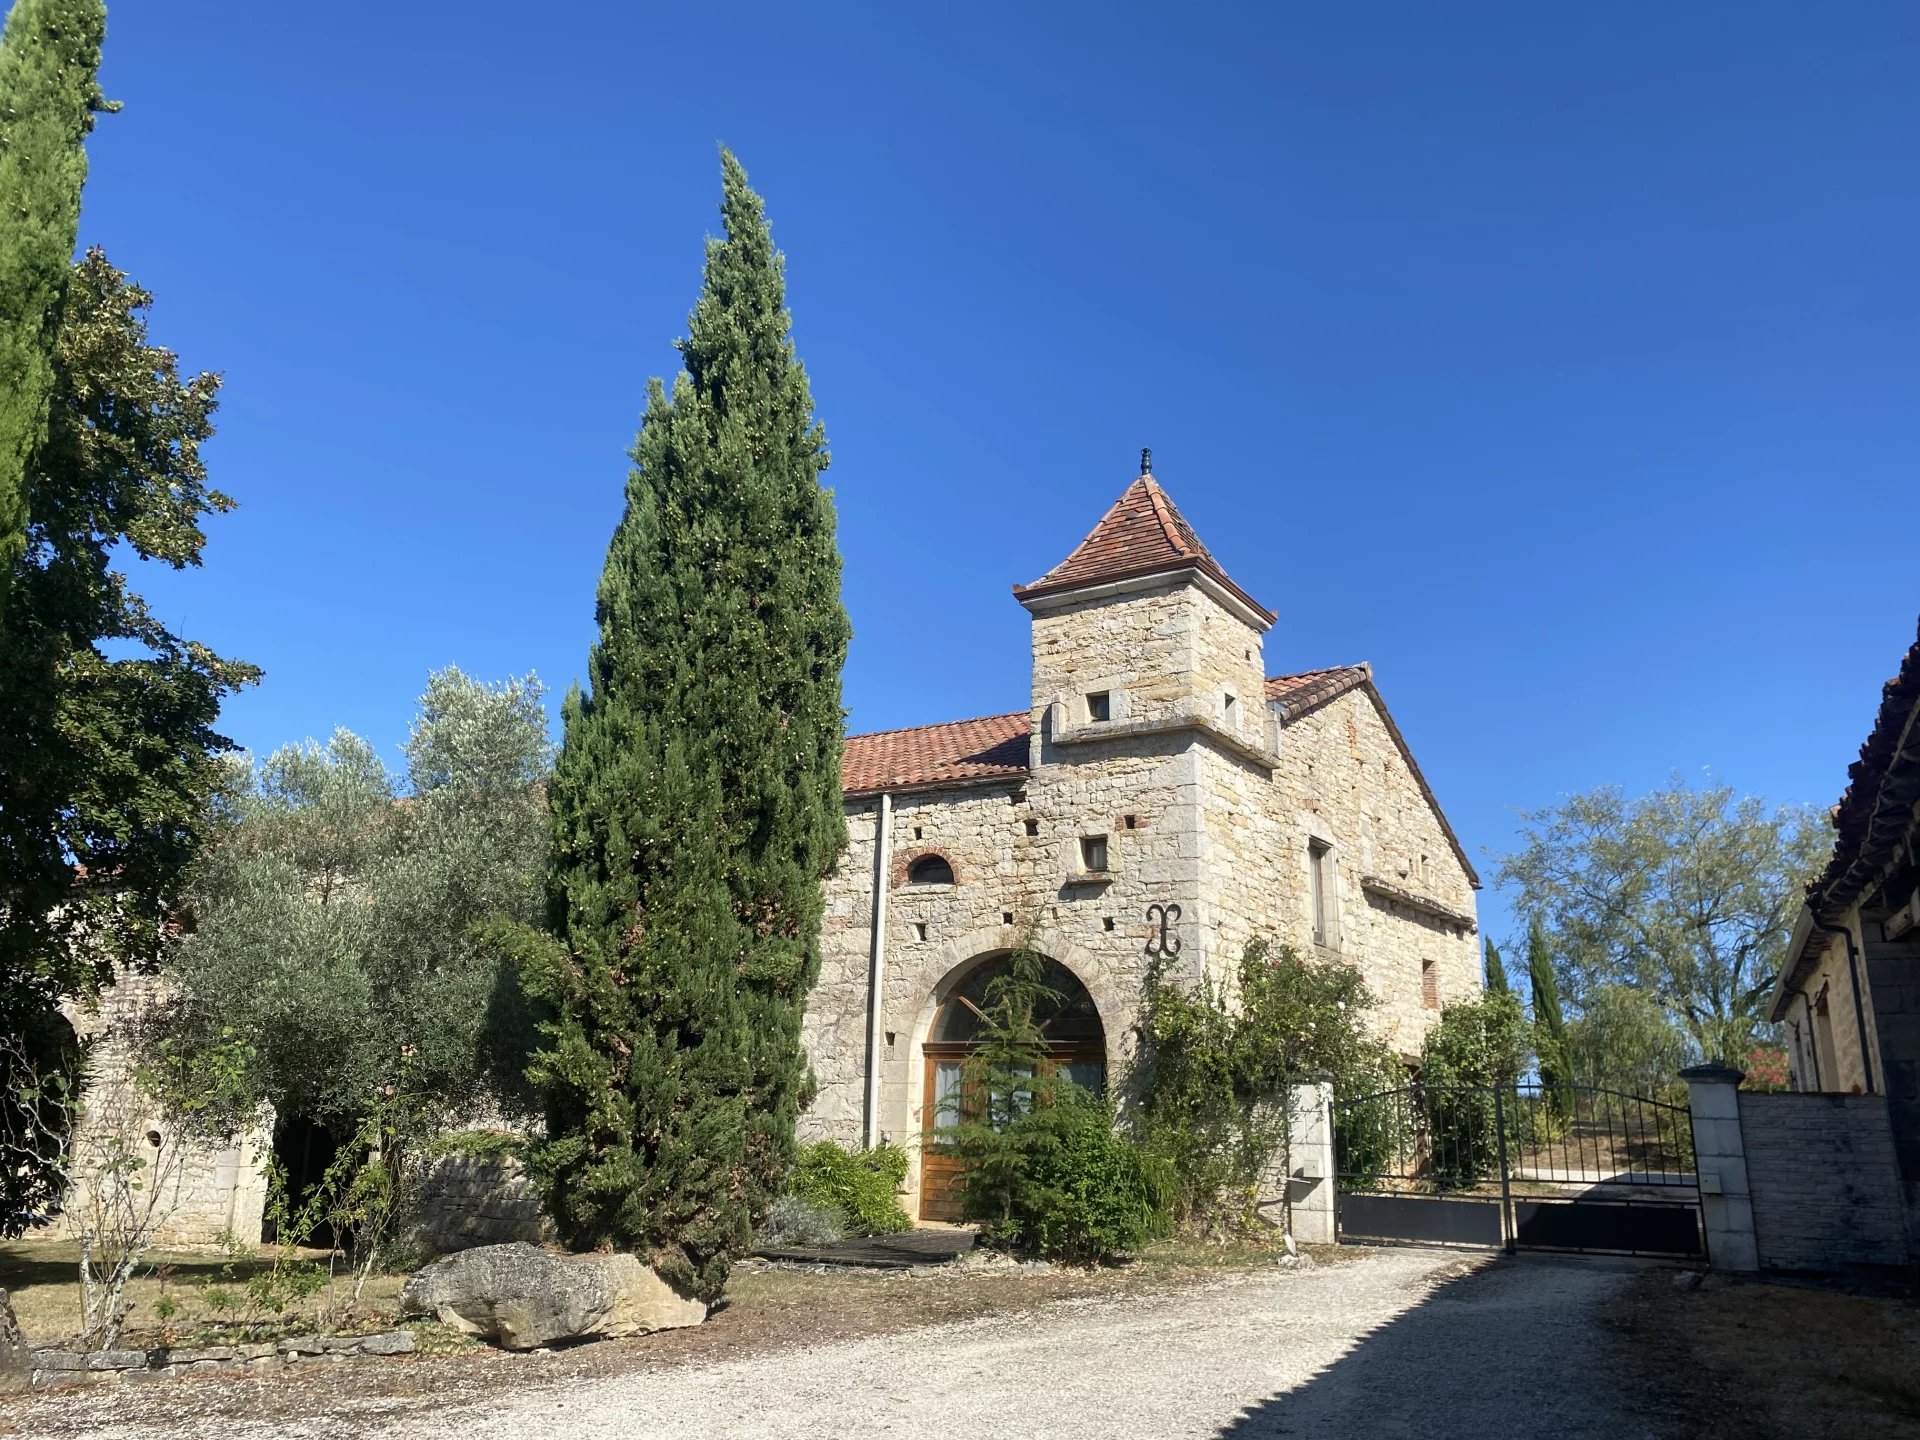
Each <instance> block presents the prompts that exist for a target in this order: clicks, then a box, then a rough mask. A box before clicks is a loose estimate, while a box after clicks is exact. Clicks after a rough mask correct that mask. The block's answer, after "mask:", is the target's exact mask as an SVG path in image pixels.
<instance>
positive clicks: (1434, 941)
mask: <svg viewBox="0 0 1920 1440" xmlns="http://www.w3.org/2000/svg"><path fill="white" fill-rule="evenodd" d="M1272 796H1273V798H1272V799H1271V800H1270V801H1269V807H1270V809H1271V811H1272V813H1273V816H1274V824H1275V831H1274V839H1273V841H1272V842H1271V843H1272V849H1271V850H1270V852H1269V853H1268V855H1267V856H1266V857H1264V858H1262V857H1258V856H1255V857H1248V858H1247V859H1246V861H1245V863H1244V866H1243V868H1244V871H1245V872H1246V873H1247V874H1248V875H1249V876H1250V877H1252V876H1256V875H1257V877H1258V885H1259V888H1260V889H1262V890H1263V891H1264V892H1265V894H1266V895H1267V896H1269V897H1271V898H1268V899H1267V900H1266V901H1265V903H1264V904H1260V903H1258V902H1257V900H1256V898H1255V897H1254V896H1252V895H1247V896H1246V897H1245V898H1244V899H1242V900H1241V901H1240V902H1239V906H1238V911H1239V913H1240V914H1241V915H1244V916H1247V917H1249V918H1250V919H1253V918H1254V917H1258V922H1264V923H1265V924H1268V925H1271V926H1272V928H1271V930H1268V931H1265V932H1264V933H1269V934H1272V935H1274V936H1276V937H1277V938H1279V939H1282V940H1285V941H1287V942H1289V943H1291V944H1293V945H1294V946H1296V947H1297V948H1298V949H1299V950H1300V951H1301V953H1302V954H1311V953H1313V952H1314V950H1315V946H1314V943H1313V914H1312V906H1311V900H1310V893H1311V892H1310V886H1311V880H1310V862H1309V859H1308V847H1309V845H1310V843H1311V842H1312V841H1315V840H1318V841H1320V842H1321V843H1323V844H1327V845H1329V846H1331V848H1332V866H1333V871H1334V876H1335V880H1334V885H1333V893H1332V895H1331V897H1330V902H1331V904H1332V906H1333V908H1334V912H1335V923H1334V926H1333V940H1334V943H1333V945H1332V946H1331V947H1330V949H1331V953H1333V954H1335V955H1337V956H1339V957H1340V958H1341V959H1343V960H1345V961H1347V962H1348V963H1349V964H1353V965H1357V966H1358V967H1359V969H1360V973H1361V975H1362V976H1363V977H1364V978H1365V979H1366V982H1367V985H1368V987H1369V988H1370V989H1371V990H1372V991H1373V993H1374V995H1375V996H1376V997H1377V998H1378V999H1379V1001H1380V1008H1379V1009H1378V1010H1377V1011H1375V1012H1374V1016H1373V1021H1374V1023H1375V1025H1376V1026H1377V1027H1378V1031H1379V1033H1380V1035H1381V1036H1382V1037H1383V1038H1384V1039H1385V1040H1386V1041H1387V1042H1388V1043H1389V1044H1390V1045H1392V1046H1393V1047H1394V1048H1395V1049H1396V1050H1398V1051H1399V1052H1400V1053H1401V1054H1403V1055H1407V1056H1412V1055H1414V1054H1416V1053H1417V1052H1418V1051H1419V1049H1420V1044H1421V1042H1422V1040H1424V1039H1425V1037H1426V1033H1427V1031H1428V1030H1429V1029H1430V1028H1431V1027H1432V1025H1433V1023H1434V1021H1435V1020H1436V1019H1437V1018H1438V1016H1439V1009H1440V1007H1441V1006H1445V1005H1449V1004H1452V1003H1454V1002H1456V1001H1460V1000H1471V999H1473V998H1475V997H1477V996H1478V995H1479V993H1480V987H1481V983H1482V973H1483V972H1482V969H1481V964H1480V942H1479V936H1478V934H1477V933H1476V931H1475V929H1474V928H1473V926H1471V925H1470V924H1468V923H1466V922H1465V921H1464V920H1456V919H1449V918H1445V917H1442V916H1438V915H1435V914H1432V913H1429V912H1427V911H1425V910H1423V909H1421V908H1418V907H1417V906H1416V905H1414V904H1410V903H1406V902H1404V901H1401V900H1396V899H1394V898H1391V897H1390V896H1389V895H1388V894H1385V893H1382V892H1381V891H1380V890H1377V889H1376V890H1370V889H1369V888H1368V887H1367V886H1366V885H1364V884H1363V883H1362V882H1363V881H1364V880H1366V879H1368V878H1377V879H1380V880H1384V881H1386V882H1388V884H1390V885H1391V886H1393V887H1395V888H1396V889H1398V890H1400V891H1403V892H1406V893H1408V894H1410V895H1415V896H1420V897H1425V898H1427V899H1429V900H1432V901H1434V902H1438V904H1440V905H1442V906H1444V907H1446V908H1447V909H1449V910H1452V911H1455V912H1458V914H1459V915H1461V916H1465V917H1471V916H1472V915H1474V913H1475V905H1474V893H1473V884H1472V881H1471V879H1470V878H1469V876H1468V874H1467V872H1466V869H1465V868H1464V867H1463V866H1462V865H1461V863H1460V860H1459V857H1458V856H1457V855H1456V854H1455V852H1454V849H1453V846H1452V845H1451V844H1450V843H1449V841H1448V839H1447V836H1446V832H1445V831H1444V830H1443V829H1442V827H1441V823H1440V820H1439V817H1438V816H1437V815H1435V814H1434V811H1433V807H1432V806H1431V805H1430V804H1428V803H1427V799H1426V796H1425V795H1424V794H1423V793H1422V791H1421V788H1420V785H1419V782H1418V781H1417V780H1416V779H1415V778H1414V775H1413V772H1412V771H1411V770H1410V769H1409V768H1408V766H1407V763H1406V757H1405V756H1404V755H1403V754H1402V753H1401V751H1400V747H1399V746H1398V745H1397V744H1396V743H1395V742H1394V739H1393V735H1392V733H1391V732H1390V731H1389V730H1388V728H1387V724H1386V721H1385V720H1384V719H1383V718H1382V716H1381V714H1380V711H1379V708H1378V707H1377V706H1376V705H1375V704H1374V701H1373V699H1372V697H1371V695H1370V694H1369V693H1368V692H1367V691H1366V690H1365V689H1364V688H1362V689H1359V690H1352V691H1349V692H1348V693H1347V694H1345V695H1342V696H1340V697H1339V698H1338V699H1336V700H1334V701H1331V702H1330V703H1328V704H1326V705H1323V706H1321V707H1320V708H1319V709H1317V710H1312V711H1309V712H1308V713H1307V714H1305V715H1303V716H1301V717H1299V718H1298V719H1296V720H1294V721H1292V722H1291V723H1289V724H1288V725H1287V726H1286V727H1285V729H1284V730H1283V731H1282V732H1281V739H1280V766H1279V769H1278V771H1277V772H1276V774H1275V777H1274V784H1273V786H1272ZM1245 888H1246V887H1243V891H1244V889H1245ZM1269 917H1270V918H1269ZM1256 923H1257V922H1256ZM1422 962H1431V963H1432V964H1433V966H1434V972H1435V984H1434V990H1435V994H1434V1000H1435V1002H1436V1003H1434V1004H1432V1005H1429V1004H1428V1003H1426V995H1425V991H1424V987H1423V982H1422Z"/></svg>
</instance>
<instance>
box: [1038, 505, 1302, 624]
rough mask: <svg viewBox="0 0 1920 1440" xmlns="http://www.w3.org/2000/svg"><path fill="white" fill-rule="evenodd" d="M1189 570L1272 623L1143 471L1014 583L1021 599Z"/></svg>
mask: <svg viewBox="0 0 1920 1440" xmlns="http://www.w3.org/2000/svg"><path fill="white" fill-rule="evenodd" d="M1177 570H1193V571H1197V572H1198V573H1200V574H1201V575H1204V576H1206V577H1207V578H1208V579H1209V580H1212V581H1213V582H1214V583H1215V584H1217V585H1219V586H1220V587H1221V588H1222V589H1224V590H1226V591H1227V593H1228V594H1230V595H1231V596H1232V597H1233V598H1234V599H1236V600H1238V601H1239V602H1240V603H1241V604H1243V605H1246V606H1247V607H1248V608H1249V609H1251V610H1252V611H1253V612H1254V613H1255V614H1257V615H1259V616H1261V617H1262V618H1263V619H1264V620H1265V621H1266V623H1267V624H1269V625H1271V624H1272V623H1273V622H1274V619H1275V618H1276V617H1275V616H1274V613H1273V611H1271V610H1269V609H1267V608H1266V606H1264V605H1262V604H1261V603H1260V602H1259V601H1258V600H1255V599H1254V598H1253V597H1252V596H1251V595H1249V594H1247V592H1246V591H1244V590H1242V589H1241V588H1240V587H1239V586H1238V585H1236V584H1234V583H1233V581H1232V580H1231V579H1229V578H1228V577H1227V572H1226V571H1225V570H1222V569H1221V568H1220V562H1219V561H1218V560H1215V559H1214V558H1213V556H1212V554H1211V553H1209V552H1208V550H1207V547H1206V546H1205V545H1203V544H1201V543H1200V537H1199V536H1198V535H1196V534H1194V532H1193V527H1192V526H1191V525H1189V524H1188V523H1187V520H1186V517H1185V516H1184V515H1182V514H1181V513H1180V512H1179V511H1178V510H1176V509H1175V508H1174V504H1173V500H1172V498H1171V497H1169V496H1168V494H1167V492H1166V491H1164V490H1162V489H1161V488H1160V482H1159V481H1158V480H1156V479H1154V478H1153V476H1152V475H1151V474H1150V473H1147V472H1144V471H1143V472H1142V473H1141V475H1140V478H1139V479H1137V480H1135V481H1134V482H1133V483H1132V484H1131V485H1129V486H1128V487H1127V488H1126V489H1125V490H1124V491H1122V492H1121V495H1120V498H1119V499H1118V500H1116V501H1114V502H1113V508H1112V509H1111V510H1109V511H1107V513H1106V514H1105V515H1103V516H1101V517H1100V523H1099V524H1098V525H1096V526H1094V527H1093V529H1092V530H1090V531H1088V532H1087V538H1086V539H1084V540H1082V541H1081V542H1080V543H1079V544H1078V545H1077V546H1075V547H1074V550H1073V553H1072V554H1071V555H1069V556H1067V558H1066V559H1064V560H1062V561H1061V562H1060V563H1059V564H1058V565H1056V566H1054V567H1053V569H1051V570H1049V571H1048V572H1047V573H1046V574H1044V575H1042V576H1041V577H1040V578H1039V579H1038V580H1035V581H1034V582H1033V583H1032V584H1031V585H1016V586H1014V587H1013V593H1014V597H1015V598H1016V599H1018V600H1020V601H1021V602H1022V603H1023V604H1024V603H1025V602H1026V601H1028V600H1034V599H1038V598H1040V597H1042V596H1046V595H1059V594H1064V593H1066V592H1067V591H1070V590H1084V589H1086V588H1088V587H1089V586H1092V585H1106V584H1110V583H1112V582H1114V581H1116V580H1135V579H1139V578H1142V577H1144V576H1148V575H1162V574H1170V573H1172V572H1174V571H1177Z"/></svg>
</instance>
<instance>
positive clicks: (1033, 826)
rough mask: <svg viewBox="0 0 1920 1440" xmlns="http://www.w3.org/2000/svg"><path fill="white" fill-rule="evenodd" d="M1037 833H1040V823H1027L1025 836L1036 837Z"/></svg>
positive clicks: (1036, 821)
mask: <svg viewBox="0 0 1920 1440" xmlns="http://www.w3.org/2000/svg"><path fill="white" fill-rule="evenodd" d="M1039 833H1040V822H1039V821H1038V820H1029V821H1027V834H1029V835H1038V834H1039Z"/></svg>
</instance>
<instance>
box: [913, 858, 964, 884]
mask: <svg viewBox="0 0 1920 1440" xmlns="http://www.w3.org/2000/svg"><path fill="white" fill-rule="evenodd" d="M907 883H908V884H909V885H951V884H953V866H952V865H951V864H949V863H948V861H947V857H946V856H944V855H922V856H921V857H920V858H919V859H918V860H916V861H914V862H913V864H911V865H909V866H908V867H907Z"/></svg>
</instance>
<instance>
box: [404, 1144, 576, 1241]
mask: <svg viewBox="0 0 1920 1440" xmlns="http://www.w3.org/2000/svg"><path fill="white" fill-rule="evenodd" d="M552 1230H553V1225H552V1222H551V1221H550V1220H549V1219H548V1218H547V1214H546V1211H545V1208H544V1207H543V1205H542V1202H541V1197H540V1189H539V1186H537V1185H536V1184H535V1183H534V1182H533V1181H532V1180H531V1179H530V1178H529V1177H528V1175H527V1173H526V1167H525V1165H523V1164H522V1163H521V1161H520V1160H519V1159H518V1158H517V1157H516V1156H513V1155H441V1156H437V1157H435V1158H434V1159H433V1160H432V1161H430V1162H429V1163H428V1165H427V1168H426V1170H425V1171H424V1172H423V1173H422V1175H421V1177H420V1188H419V1191H418V1192H417V1194H416V1197H415V1200H414V1204H413V1209H412V1212H411V1213H410V1215H409V1216H408V1220H407V1225H406V1229H405V1234H406V1238H407V1239H408V1241H409V1242H411V1243H412V1244H414V1245H417V1246H419V1247H420V1248H421V1249H423V1250H426V1251H428V1252H430V1253H432V1254H435V1255H447V1254H451V1253H452V1252H453V1251H456V1250H466V1249H469V1248H471V1247H473V1246H476V1245H499V1244H504V1243H506V1242H508V1241H512V1240H524V1241H527V1242H528V1243H530V1244H535V1245H538V1244H543V1243H545V1242H546V1241H548V1240H551V1239H552V1238H553V1235H552Z"/></svg>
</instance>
